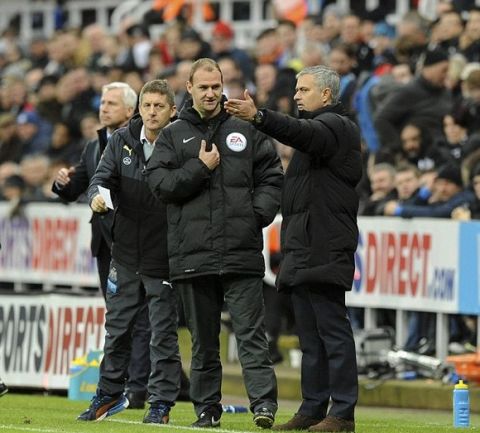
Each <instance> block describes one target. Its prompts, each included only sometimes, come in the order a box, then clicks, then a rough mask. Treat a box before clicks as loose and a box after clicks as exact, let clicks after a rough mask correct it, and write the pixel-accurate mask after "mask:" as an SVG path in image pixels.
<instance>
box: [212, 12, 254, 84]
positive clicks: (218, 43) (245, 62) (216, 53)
mask: <svg viewBox="0 0 480 433" xmlns="http://www.w3.org/2000/svg"><path fill="white" fill-rule="evenodd" d="M234 38H235V33H234V31H233V28H232V26H231V25H230V24H228V23H226V22H224V21H217V22H216V23H215V25H214V26H213V28H212V39H211V48H212V54H213V58H214V59H215V60H217V62H218V61H219V60H220V59H221V58H224V57H230V58H231V59H232V60H233V61H234V62H235V64H236V65H238V67H239V68H240V69H241V70H242V75H243V77H244V78H245V79H246V80H253V68H254V65H253V62H252V58H251V57H250V56H249V55H248V53H247V52H246V51H245V50H242V49H240V48H237V47H235V39H234Z"/></svg>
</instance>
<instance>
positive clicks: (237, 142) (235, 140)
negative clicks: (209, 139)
mask: <svg viewBox="0 0 480 433" xmlns="http://www.w3.org/2000/svg"><path fill="white" fill-rule="evenodd" d="M225 142H226V143H227V146H228V148H229V149H230V150H233V151H234V152H241V151H242V150H245V148H246V147H247V139H246V138H245V136H244V135H243V134H240V132H232V133H231V134H228V137H227V139H226V140H225Z"/></svg>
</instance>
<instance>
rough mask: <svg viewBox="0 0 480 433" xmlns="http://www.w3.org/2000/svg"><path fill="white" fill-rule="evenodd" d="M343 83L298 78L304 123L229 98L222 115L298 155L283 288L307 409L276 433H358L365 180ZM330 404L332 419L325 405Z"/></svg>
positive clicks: (288, 204)
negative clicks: (351, 296)
mask: <svg viewBox="0 0 480 433" xmlns="http://www.w3.org/2000/svg"><path fill="white" fill-rule="evenodd" d="M338 93H339V77H338V75H337V73H336V72H334V71H333V70H331V69H329V68H326V67H323V66H313V67H309V68H305V69H304V70H303V71H301V72H300V73H299V74H298V75H297V86H296V93H295V97H294V99H295V101H296V103H297V106H298V108H299V110H300V115H301V117H302V118H303V119H295V118H293V117H290V116H285V115H282V114H279V113H275V112H273V111H270V110H257V108H256V107H255V104H254V102H253V100H252V98H250V96H249V95H248V91H246V92H245V99H246V100H230V101H228V102H227V103H226V104H225V107H226V109H227V111H228V112H229V113H231V114H234V115H236V116H238V117H240V118H241V119H244V120H251V121H252V123H253V124H254V125H255V126H256V127H257V128H258V129H259V130H261V131H263V132H265V133H267V134H268V135H271V136H272V137H274V138H276V139H277V140H279V141H280V142H282V143H284V144H286V145H289V146H291V147H293V148H294V149H295V150H296V151H295V152H294V154H293V157H292V160H291V161H290V164H289V165H288V169H287V172H286V175H285V184H284V188H283V196H282V214H283V223H282V233H281V248H282V254H283V260H282V263H281V265H280V271H279V274H278V277H277V287H278V289H279V290H285V291H291V293H292V302H293V308H294V311H295V321H296V329H297V332H298V336H299V339H300V347H301V349H302V352H303V357H302V396H303V402H302V405H301V406H300V409H299V410H298V413H297V414H295V416H294V417H293V418H292V419H291V420H290V421H288V422H287V423H285V424H282V425H278V426H275V427H274V430H306V429H308V430H309V431H316V432H339V431H348V432H353V431H355V423H354V409H355V405H356V402H357V395H358V380H357V366H356V356H355V343H354V340H353V335H352V328H351V325H350V321H349V320H348V316H347V309H346V306H345V291H346V290H351V288H352V283H353V273H354V269H355V264H354V253H355V250H356V247H357V241H358V228H357V211H358V197H357V194H356V192H355V186H356V185H357V183H358V182H359V180H360V177H361V175H362V160H361V155H360V135H359V132H358V128H357V126H356V125H355V124H354V123H353V122H352V121H351V120H350V119H348V117H347V116H346V114H345V111H344V109H343V107H342V105H341V104H339V103H338ZM330 399H331V401H332V405H331V407H330V410H329V411H328V415H327V410H328V405H329V400H330Z"/></svg>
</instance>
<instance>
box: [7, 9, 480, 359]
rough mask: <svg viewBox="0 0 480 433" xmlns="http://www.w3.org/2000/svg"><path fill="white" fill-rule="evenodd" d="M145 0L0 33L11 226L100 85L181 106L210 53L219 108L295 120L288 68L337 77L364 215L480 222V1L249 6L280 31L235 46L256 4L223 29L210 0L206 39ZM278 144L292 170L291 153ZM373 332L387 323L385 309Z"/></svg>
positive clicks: (71, 151)
mask: <svg viewBox="0 0 480 433" xmlns="http://www.w3.org/2000/svg"><path fill="white" fill-rule="evenodd" d="M77 1H81V0H77ZM148 1H149V3H151V8H150V9H149V10H148V12H147V13H145V14H144V16H143V17H142V19H141V20H136V21H133V20H131V19H128V17H127V18H126V19H124V20H123V21H122V22H121V25H120V26H119V29H117V30H116V31H112V29H111V28H108V26H104V25H102V24H99V23H98V22H95V20H92V19H91V20H89V19H88V17H87V18H86V20H85V22H84V23H82V25H80V26H73V25H72V24H71V23H69V17H68V14H67V13H66V10H67V8H66V6H67V5H68V3H70V2H69V1H68V0H64V1H57V2H56V7H55V8H54V10H53V11H52V13H53V14H54V27H55V31H54V32H53V33H52V34H43V33H42V32H41V31H38V29H37V30H36V31H35V32H32V37H31V38H25V37H22V35H21V32H20V21H19V17H17V16H13V17H11V19H9V21H8V23H7V25H5V26H4V28H0V31H1V34H0V80H1V81H0V200H2V201H8V202H9V203H11V214H12V215H15V214H16V213H18V212H21V208H22V206H21V205H22V204H23V203H28V202H32V201H57V200H58V198H57V197H56V196H55V195H54V194H53V193H52V192H51V185H52V181H53V179H54V177H55V175H56V173H57V172H58V170H59V169H60V168H61V167H69V166H71V165H73V164H75V163H76V162H77V161H78V159H79V156H80V154H81V152H82V149H83V147H84V145H85V143H86V142H87V141H88V140H90V139H94V138H95V137H96V130H97V129H98V128H99V127H100V125H99V122H98V110H99V102H100V94H101V89H102V86H103V85H104V84H107V83H109V82H112V81H124V82H127V83H128V84H130V85H131V86H132V87H133V88H134V89H135V90H136V91H137V93H138V92H139V91H140V89H141V87H142V86H143V84H144V83H145V82H146V81H149V80H152V79H155V78H164V79H167V80H168V81H169V82H170V84H171V85H172V87H173V88H174V90H175V92H176V104H177V107H178V108H179V109H181V107H182V105H183V103H184V101H185V99H186V98H187V97H188V96H187V94H186V90H185V83H186V81H187V79H188V74H189V71H190V66H191V64H192V62H193V61H195V60H196V59H198V58H201V57H211V58H214V59H216V60H217V61H218V63H219V65H220V68H221V70H222V72H223V78H224V91H225V94H226V96H227V97H233V98H238V97H243V96H242V95H243V91H244V89H245V88H247V89H249V91H250V93H251V95H253V97H254V99H255V101H256V104H257V106H259V107H265V108H270V109H273V110H278V111H281V112H285V113H289V114H295V112H296V107H295V104H294V101H293V95H294V93H295V90H294V89H295V75H296V73H297V72H298V71H300V70H301V69H302V68H303V67H306V66H312V65H317V64H325V65H328V66H330V67H331V68H333V69H335V70H336V71H337V72H338V73H339V75H340V77H341V91H340V92H341V101H342V102H343V104H344V105H345V106H346V108H347V109H348V111H349V112H350V113H351V115H352V116H353V117H354V118H355V119H356V122H357V123H358V125H359V127H360V130H361V133H362V139H363V151H364V165H365V170H364V178H363V181H362V182H361V184H360V185H359V187H358V192H359V195H360V209H359V215H366V216H397V217H403V218H410V217H434V218H456V219H462V220H466V219H471V218H474V219H476V218H479V217H480V134H479V133H480V6H478V5H476V3H477V2H475V1H468V0H464V1H455V0H450V1H449V0H437V1H421V0H418V1H414V0H412V1H410V2H407V3H408V10H407V11H405V13H403V14H401V15H399V14H398V7H397V6H398V5H397V2H396V1H395V0H386V1H377V2H373V6H374V7H373V8H372V7H371V6H372V2H369V1H365V2H364V1H351V2H345V1H322V0H318V1H307V0H299V1H295V0H289V1H286V0H285V1H284V0H282V1H275V0H271V1H270V0H266V1H261V2H260V1H259V3H261V7H262V8H263V9H262V10H263V12H264V15H265V17H266V19H267V18H268V20H269V21H268V22H273V23H274V24H273V25H272V26H269V27H266V28H264V29H256V28H251V29H250V36H251V38H250V43H248V44H246V43H245V41H243V43H242V44H239V43H238V37H237V35H236V21H235V20H238V21H242V20H243V21H244V20H248V16H249V10H248V7H247V6H248V4H251V2H250V3H248V2H246V3H248V4H245V5H243V6H242V2H238V3H239V5H237V6H238V7H237V8H236V9H235V14H234V15H236V17H235V20H232V21H231V22H228V21H225V20H221V19H220V18H219V17H220V14H219V4H218V2H206V1H205V2H202V3H201V12H200V14H201V16H202V20H203V21H204V22H205V23H208V26H205V27H203V26H196V25H195V24H194V20H193V18H192V17H193V15H194V14H195V13H196V12H195V7H196V6H198V4H197V5H195V4H196V2H191V1H178V0H176V1H162V0H155V1H151V0H148ZM32 3H35V0H32ZM220 3H221V2H220ZM403 3H405V2H403ZM312 6H313V7H312ZM198 7H200V6H198ZM32 25H33V24H32ZM158 26H160V27H158ZM154 28H157V29H158V28H161V31H160V32H159V31H155V32H154V31H153V30H152V29H154ZM276 145H277V149H278V152H279V155H280V157H281V158H282V161H283V164H284V166H285V167H287V166H288V161H289V157H290V152H291V148H288V147H286V146H283V145H282V143H276ZM272 297H274V296H273V295H272ZM267 301H268V295H267ZM268 302H270V301H268ZM271 303H272V304H273V305H275V306H274V308H273V310H272V312H271V313H270V315H268V312H267V321H270V330H271V333H272V334H277V333H279V332H280V330H281V329H284V327H285V325H284V324H282V323H283V322H282V323H280V322H279V319H278V317H277V316H279V314H277V312H278V309H279V308H285V305H283V306H282V305H281V301H278V300H277V299H276V298H275V300H272V301H271ZM380 320H381V322H382V323H383V324H387V325H388V324H390V325H393V324H394V319H392V318H391V317H390V314H389V313H388V312H385V314H384V315H383V316H381V318H380ZM432 320H433V316H432V315H430V314H427V313H416V314H413V313H412V328H411V329H412V332H411V333H410V335H409V340H408V341H407V343H406V347H407V348H408V349H411V350H416V351H423V353H433V350H434V347H433V346H432V344H433V339H434V336H433V335H432V332H434V329H435V326H434V324H433V322H432ZM352 322H353V324H354V326H355V327H357V328H361V327H362V326H363V323H362V314H361V311H358V310H352ZM267 325H268V324H267ZM450 326H451V343H458V344H459V345H460V346H461V347H460V349H458V347H457V349H458V350H462V347H463V348H464V347H465V345H466V344H473V343H474V342H475V339H476V335H475V329H476V325H475V320H474V318H469V317H458V318H452V320H451V325H450ZM452 350H453V349H452ZM278 356H280V355H278Z"/></svg>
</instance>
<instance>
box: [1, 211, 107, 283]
mask: <svg viewBox="0 0 480 433" xmlns="http://www.w3.org/2000/svg"><path fill="white" fill-rule="evenodd" d="M91 213H92V212H91V210H90V209H89V207H88V206H86V205H78V204H72V205H68V206H67V205H61V204H58V203H42V204H35V205H28V206H25V207H24V208H22V212H21V213H20V215H17V216H15V217H10V216H9V206H8V205H7V204H5V203H0V242H1V244H2V249H1V250H0V281H13V282H23V283H38V284H47V285H48V284H68V285H74V286H92V287H94V286H97V285H98V277H97V272H96V263H95V260H93V259H92V255H91V253H90V239H91V229H90V224H89V221H90V217H91Z"/></svg>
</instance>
